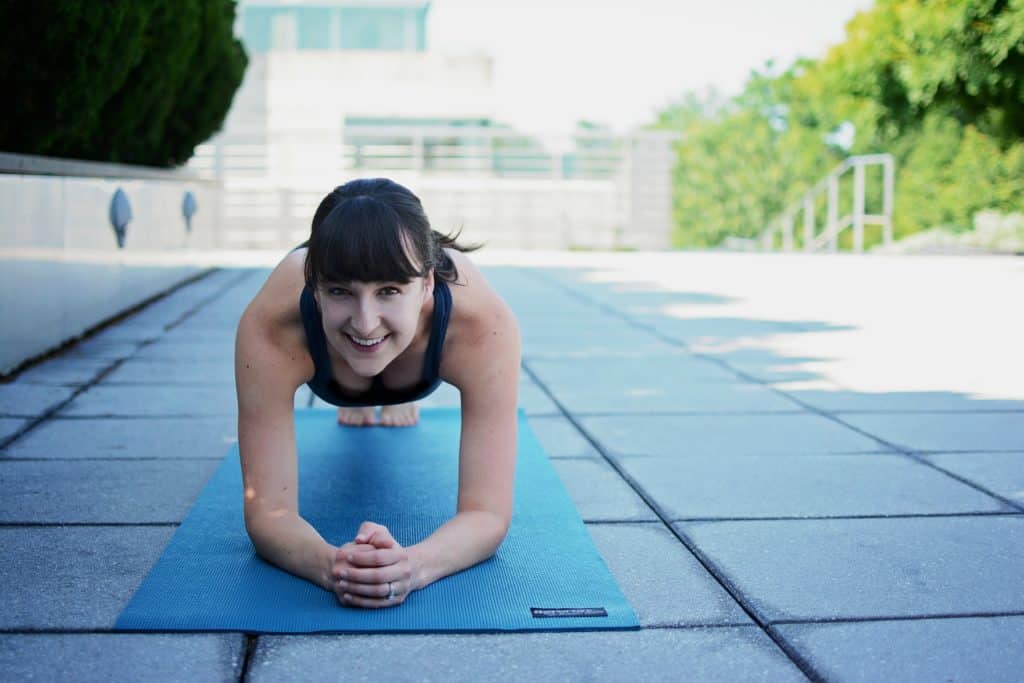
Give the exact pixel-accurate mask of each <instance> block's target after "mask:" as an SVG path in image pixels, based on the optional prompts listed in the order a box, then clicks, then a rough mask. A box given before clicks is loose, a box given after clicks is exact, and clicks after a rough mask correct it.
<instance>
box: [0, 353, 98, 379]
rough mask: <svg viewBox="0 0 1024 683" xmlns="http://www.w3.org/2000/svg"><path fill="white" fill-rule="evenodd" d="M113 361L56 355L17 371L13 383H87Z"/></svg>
mask: <svg viewBox="0 0 1024 683" xmlns="http://www.w3.org/2000/svg"><path fill="white" fill-rule="evenodd" d="M114 362H115V361H113V360H95V359H88V358H68V357H65V356H58V357H56V358H51V359H49V360H47V361H45V362H43V363H40V364H39V365H36V366H33V367H31V368H28V369H27V370H25V371H23V372H21V373H19V374H18V379H17V381H16V382H15V384H53V385H81V384H88V383H89V382H90V381H92V380H93V379H94V378H95V377H96V376H97V375H98V374H100V372H102V371H103V370H106V369H107V368H108V367H110V366H111V365H113V363H114Z"/></svg>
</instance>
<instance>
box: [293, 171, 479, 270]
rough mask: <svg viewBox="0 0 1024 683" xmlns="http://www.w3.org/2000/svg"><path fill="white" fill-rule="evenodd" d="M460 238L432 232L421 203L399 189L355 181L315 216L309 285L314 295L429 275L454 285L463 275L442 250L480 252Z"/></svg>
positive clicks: (383, 180) (386, 182) (393, 184)
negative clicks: (345, 285)
mask: <svg viewBox="0 0 1024 683" xmlns="http://www.w3.org/2000/svg"><path fill="white" fill-rule="evenodd" d="M460 232H461V231H460ZM458 236H459V234H458V233H456V234H454V235H443V234H441V233H439V232H438V231H436V230H434V229H432V228H431V227H430V221H429V220H427V214H426V213H425V212H424V211H423V205H422V204H421V203H420V200H419V198H418V197H417V196H416V195H414V194H413V193H412V192H410V191H409V190H408V189H406V188H405V187H402V186H401V185H399V184H398V183H396V182H394V181H392V180H388V179H386V178H367V179H360V180H353V181H350V182H347V183H345V184H344V185H341V186H340V187H336V188H334V190H332V191H331V193H330V194H328V195H327V196H326V197H324V199H323V201H321V202H320V206H319V207H318V208H317V210H316V214H314V216H313V225H312V229H311V230H310V235H309V241H308V242H307V243H306V246H307V247H308V251H307V253H306V284H307V285H308V286H309V287H310V288H311V289H316V288H317V286H318V285H319V284H320V283H322V282H347V281H359V282H401V283H407V282H409V281H410V280H411V279H412V278H414V277H425V276H426V275H427V274H428V273H429V272H430V271H431V270H433V271H434V274H435V276H436V277H439V278H441V279H443V280H445V281H446V282H452V283H454V282H455V281H456V280H457V279H458V277H459V273H458V270H457V269H456V267H455V264H454V263H453V262H452V260H451V258H449V256H448V255H447V254H445V253H444V248H445V247H449V248H452V249H457V250H459V251H463V252H468V251H474V250H476V249H479V248H480V246H481V245H478V244H473V245H462V244H459V243H458V242H457V241H456V239H457V238H458ZM416 261H418V262H419V264H418V265H417V263H416Z"/></svg>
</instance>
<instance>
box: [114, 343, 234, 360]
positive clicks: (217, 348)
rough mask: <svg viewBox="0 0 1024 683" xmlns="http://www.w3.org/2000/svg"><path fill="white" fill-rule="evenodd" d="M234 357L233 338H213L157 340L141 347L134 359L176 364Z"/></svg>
mask: <svg viewBox="0 0 1024 683" xmlns="http://www.w3.org/2000/svg"><path fill="white" fill-rule="evenodd" d="M234 358H235V343H234V341H233V340H231V341H229V340H227V339H213V340H209V341H175V342H167V341H163V340H161V341H157V342H154V343H152V344H149V345H148V346H145V347H143V348H142V349H140V350H139V352H138V353H137V354H136V355H135V356H134V360H163V361H174V362H175V363H176V364H185V363H195V362H227V363H228V364H231V363H232V362H233V360H234Z"/></svg>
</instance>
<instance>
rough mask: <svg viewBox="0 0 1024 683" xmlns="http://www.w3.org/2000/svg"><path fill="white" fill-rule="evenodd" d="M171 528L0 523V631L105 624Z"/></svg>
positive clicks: (118, 609) (106, 626) (136, 583)
mask: <svg viewBox="0 0 1024 683" xmlns="http://www.w3.org/2000/svg"><path fill="white" fill-rule="evenodd" d="M174 530H175V527H169V526H168V527H155V526H152V527H144V526H124V527H104V526H80V527H0V548H3V549H4V552H2V553H0V586H3V588H2V589H0V591H2V592H0V597H2V600H3V604H4V609H2V610H0V629H3V630H7V631H14V630H42V629H46V630H62V629H66V630H70V629H109V628H112V627H113V625H114V622H115V621H116V620H117V616H118V615H119V614H120V613H121V610H122V609H123V608H124V606H125V605H126V604H127V603H128V600H129V598H131V596H132V594H133V593H135V590H136V588H138V587H139V584H141V583H142V579H143V577H144V576H145V575H146V574H147V573H148V572H149V569H150V568H151V567H152V566H153V565H154V564H155V563H156V560H157V558H158V557H159V556H160V554H161V553H162V552H163V549H164V546H166V545H167V542H168V541H169V540H170V539H171V536H172V535H173V534H174Z"/></svg>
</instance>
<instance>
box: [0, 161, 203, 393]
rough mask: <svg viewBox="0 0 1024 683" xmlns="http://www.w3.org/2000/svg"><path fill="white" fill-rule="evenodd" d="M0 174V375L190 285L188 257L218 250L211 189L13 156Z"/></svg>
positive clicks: (126, 170) (121, 169)
mask: <svg viewBox="0 0 1024 683" xmlns="http://www.w3.org/2000/svg"><path fill="white" fill-rule="evenodd" d="M0 170H2V171H3V172H2V173H0V374H2V373H6V372H10V371H11V370H13V369H14V368H15V367H17V366H18V365H20V364H21V363H22V362H24V361H26V360H28V359H31V358H33V357H36V356H39V355H41V354H44V353H46V352H47V351H49V350H51V349H53V348H55V347H58V346H60V345H61V344H63V343H64V342H66V341H69V340H71V339H74V338H75V337H77V336H79V335H81V334H82V333H83V332H85V331H86V330H88V329H90V328H92V327H94V326H96V325H98V324H99V323H101V322H103V321H105V320H107V319H109V318H111V317H114V316H116V315H118V314H119V313H122V312H123V311H125V310H127V309H129V308H131V307H133V306H135V305H137V304H139V303H141V302H143V301H145V300H146V299H149V298H151V297H153V296H155V295H157V294H160V293H162V292H164V291H166V290H167V289H169V288H171V287H173V286H174V285H176V284H178V283H180V282H182V281H183V280H185V279H187V278H189V277H190V276H192V275H194V274H195V273H197V272H199V271H200V270H201V268H200V267H199V266H197V265H195V264H194V263H193V259H192V258H191V255H192V254H194V253H195V252H196V251H197V250H203V249H208V248H210V247H212V246H214V245H215V241H216V232H215V230H214V227H215V226H216V225H217V224H218V222H219V213H220V206H219V204H220V196H219V195H220V185H219V184H218V183H216V182H211V181H203V180H198V179H196V178H194V177H190V176H187V175H184V174H180V173H177V174H176V173H172V172H159V171H153V170H151V169H141V168H135V167H129V166H115V165H111V164H92V163H88V162H77V161H63V160H50V159H45V158H42V157H31V156H24V155H12V154H0ZM54 174H58V175H54ZM118 188H121V189H122V190H123V191H124V192H125V193H126V195H127V196H128V200H129V202H130V204H131V208H132V212H133V215H134V218H133V220H132V221H131V222H130V223H129V225H128V229H127V235H126V239H125V246H124V248H123V249H119V248H118V246H117V239H116V236H115V234H114V230H113V228H112V227H111V223H110V219H109V212H110V203H111V199H112V197H113V195H114V192H115V191H116V190H117V189H118ZM187 190H190V191H191V192H192V193H193V195H194V196H195V198H196V201H197V204H198V212H197V213H196V215H195V216H193V218H192V231H191V232H190V233H189V232H187V231H186V229H185V220H184V217H183V215H182V201H183V197H184V193H185V191H187Z"/></svg>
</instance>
